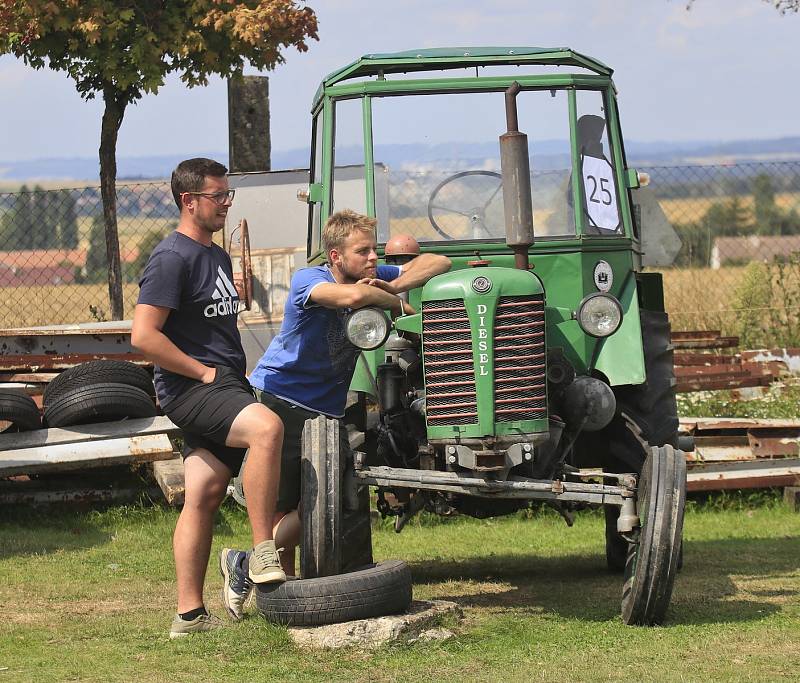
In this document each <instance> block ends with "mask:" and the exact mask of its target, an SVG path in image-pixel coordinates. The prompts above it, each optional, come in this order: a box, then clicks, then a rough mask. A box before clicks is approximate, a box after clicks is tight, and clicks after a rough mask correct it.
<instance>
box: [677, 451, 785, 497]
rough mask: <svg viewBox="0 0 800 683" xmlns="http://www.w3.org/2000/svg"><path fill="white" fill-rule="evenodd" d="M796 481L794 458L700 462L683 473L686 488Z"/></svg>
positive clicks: (746, 486) (723, 487) (782, 483)
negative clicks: (702, 463)
mask: <svg viewBox="0 0 800 683" xmlns="http://www.w3.org/2000/svg"><path fill="white" fill-rule="evenodd" d="M798 483H800V459H798V458H791V459H790V458H782V459H779V460H757V461H753V462H736V463H718V464H712V465H704V466H698V467H693V468H691V469H690V470H689V471H688V473H687V475H686V489H687V490H688V491H715V490H721V489H738V488H763V487H766V486H792V485H795V484H798Z"/></svg>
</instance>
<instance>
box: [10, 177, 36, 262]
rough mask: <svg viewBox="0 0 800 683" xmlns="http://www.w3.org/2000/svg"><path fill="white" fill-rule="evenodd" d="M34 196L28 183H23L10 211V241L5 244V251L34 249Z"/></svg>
mask: <svg viewBox="0 0 800 683" xmlns="http://www.w3.org/2000/svg"><path fill="white" fill-rule="evenodd" d="M32 197H33V194H32V193H31V191H30V190H29V189H28V186H27V185H23V186H22V187H21V188H20V189H19V192H18V193H17V194H16V195H15V196H14V201H13V203H12V205H11V210H10V211H9V212H8V236H9V241H8V242H7V243H5V244H4V245H3V250H4V251H25V250H27V249H33V224H32V222H31V215H32Z"/></svg>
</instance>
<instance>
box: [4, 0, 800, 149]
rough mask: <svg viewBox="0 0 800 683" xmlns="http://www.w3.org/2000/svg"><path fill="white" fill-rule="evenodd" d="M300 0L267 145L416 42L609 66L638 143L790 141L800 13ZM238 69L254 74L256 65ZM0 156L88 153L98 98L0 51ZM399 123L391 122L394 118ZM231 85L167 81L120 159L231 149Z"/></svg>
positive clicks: (799, 126)
mask: <svg viewBox="0 0 800 683" xmlns="http://www.w3.org/2000/svg"><path fill="white" fill-rule="evenodd" d="M687 1H688V0H550V1H544V0H503V1H502V2H498V3H487V2H485V0H435V2H431V0H393V1H388V0H309V1H308V2H307V3H306V4H307V5H308V6H310V7H312V8H313V9H314V10H315V12H316V13H317V17H318V20H319V38H320V39H319V42H316V41H310V42H309V50H308V52H305V53H299V52H297V51H296V50H294V49H290V50H287V51H286V52H285V59H286V63H285V64H283V65H279V66H278V67H277V68H276V69H275V70H274V71H272V72H269V73H268V74H267V75H268V76H269V77H270V85H269V87H270V107H271V132H272V146H273V149H274V150H288V149H295V148H303V147H306V146H307V145H308V138H309V130H310V117H309V108H310V105H311V99H312V97H313V95H314V92H315V90H316V88H317V86H318V84H319V82H320V80H321V79H322V78H323V77H324V76H325V75H327V74H328V73H330V72H331V71H334V70H335V69H337V68H339V67H341V66H343V65H345V64H348V63H349V62H351V61H353V60H354V59H356V58H357V57H359V56H360V55H364V54H368V53H370V52H391V51H398V50H408V49H415V48H426V47H442V46H475V45H498V46H499V45H533V46H540V47H553V46H554V47H562V46H565V47H571V48H572V49H574V50H576V51H578V52H582V53H584V54H587V55H590V56H592V57H595V58H597V59H599V60H600V61H602V62H604V63H605V64H607V65H609V66H611V67H612V68H614V70H615V74H614V82H615V84H616V86H617V89H618V91H619V103H620V111H621V120H622V126H623V132H624V134H625V136H626V138H627V139H630V140H636V141H639V142H656V141H659V142H660V141H665V142H692V141H733V140H744V139H768V138H778V137H787V136H800V87H799V86H798V82H800V76H798V67H797V54H798V53H797V43H798V41H799V40H800V14H787V15H785V16H782V15H781V14H780V13H779V12H777V11H776V10H775V9H774V8H773V7H772V6H771V4H770V3H768V2H764V1H763V0H694V2H693V3H692V4H691V8H690V9H689V10H688V11H687V9H686V6H687ZM245 73H257V72H256V71H254V70H252V69H247V70H245ZM0 93H2V102H3V104H2V107H0V160H3V161H24V160H32V159H45V158H69V157H93V156H95V155H96V154H97V148H98V146H99V139H100V118H101V114H102V105H101V103H100V102H98V101H91V102H86V101H84V100H82V99H81V98H80V97H79V96H78V94H77V93H76V92H75V89H74V86H73V82H72V81H71V80H70V79H69V78H68V77H67V76H66V75H65V74H64V73H63V72H54V71H51V70H48V69H44V70H39V71H36V70H33V69H31V68H30V67H27V66H25V65H24V64H23V63H22V62H21V61H20V60H17V59H15V58H14V57H13V56H10V55H5V56H2V57H0ZM398 123H401V122H398ZM227 127H228V124H227V90H226V85H225V81H224V80H223V79H221V78H216V79H214V80H213V81H212V82H211V83H210V84H209V85H208V86H207V87H204V88H193V89H189V88H186V87H185V86H184V85H183V84H182V83H180V81H179V80H178V79H177V78H176V77H175V78H170V79H169V80H168V81H167V82H166V83H165V85H164V86H163V87H162V88H161V90H160V91H159V92H158V94H157V95H146V96H144V97H143V98H142V99H141V100H140V101H139V102H138V103H137V104H136V105H135V106H130V107H128V110H127V112H126V115H125V120H124V122H123V124H122V128H121V130H120V134H119V140H118V147H117V154H118V156H120V157H139V156H150V155H164V154H186V155H187V156H192V155H193V154H195V153H198V152H210V151H219V152H225V150H227V148H228V137H227V136H228V131H227Z"/></svg>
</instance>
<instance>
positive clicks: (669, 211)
mask: <svg viewBox="0 0 800 683" xmlns="http://www.w3.org/2000/svg"><path fill="white" fill-rule="evenodd" d="M730 200H731V197H730V196H722V197H690V198H686V199H660V200H659V204H660V205H661V208H662V210H663V211H664V213H665V214H666V216H667V218H668V219H669V221H670V222H671V223H688V222H690V221H696V220H699V219H700V218H702V217H703V216H704V215H705V213H706V211H708V209H709V208H711V206H712V205H714V204H719V203H721V202H730ZM739 201H740V203H741V205H742V207H743V208H744V209H747V210H748V211H752V210H753V196H752V195H740V196H739ZM775 204H776V205H777V206H778V207H779V208H780V209H783V210H784V211H791V210H792V209H795V210H797V211H798V212H800V192H784V193H781V194H776V195H775Z"/></svg>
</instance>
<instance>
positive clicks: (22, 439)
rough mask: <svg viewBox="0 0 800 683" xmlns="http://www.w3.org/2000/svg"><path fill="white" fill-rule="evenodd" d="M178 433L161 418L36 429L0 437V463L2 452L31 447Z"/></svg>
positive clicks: (173, 425)
mask: <svg viewBox="0 0 800 683" xmlns="http://www.w3.org/2000/svg"><path fill="white" fill-rule="evenodd" d="M179 431H180V430H179V429H178V427H177V426H176V425H175V424H174V423H173V422H172V420H170V419H169V418H168V417H166V416H165V415H161V416H158V417H143V418H140V419H137V420H116V421H115V422H99V423H97V424H88V425H75V426H74V427H65V428H63V429H56V428H53V429H36V430H34V431H32V432H20V433H19V434H0V460H2V452H3V451H7V450H14V449H19V448H32V447H34V446H47V445H56V444H64V443H75V442H78V441H102V440H104V439H112V438H120V437H124V436H146V435H148V434H177V433H178V432H179Z"/></svg>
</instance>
